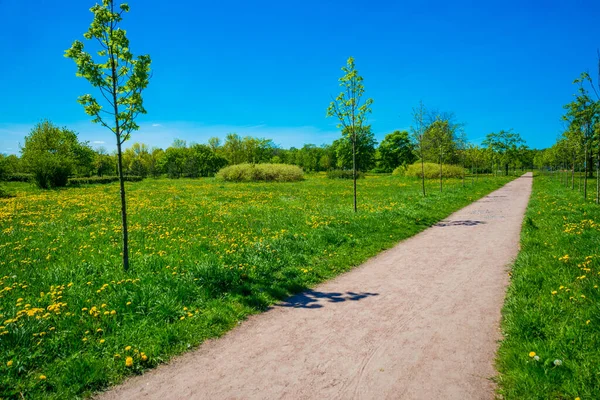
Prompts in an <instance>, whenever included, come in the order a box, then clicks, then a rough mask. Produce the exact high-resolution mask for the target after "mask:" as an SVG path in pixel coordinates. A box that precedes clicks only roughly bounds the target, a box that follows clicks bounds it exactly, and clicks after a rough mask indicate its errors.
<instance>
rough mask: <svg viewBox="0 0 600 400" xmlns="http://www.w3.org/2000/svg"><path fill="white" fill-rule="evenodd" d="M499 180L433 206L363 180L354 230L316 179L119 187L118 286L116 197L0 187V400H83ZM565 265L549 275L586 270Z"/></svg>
mask: <svg viewBox="0 0 600 400" xmlns="http://www.w3.org/2000/svg"><path fill="white" fill-rule="evenodd" d="M510 179H512V178H509V177H507V178H503V177H499V178H492V177H489V178H485V179H484V178H482V177H481V178H480V179H479V181H478V182H476V183H473V182H471V181H467V185H466V187H464V188H463V187H462V185H461V182H460V181H459V180H451V181H448V182H446V191H445V192H444V193H443V194H441V195H440V194H439V193H438V192H437V185H438V182H437V181H435V180H433V181H431V182H428V186H429V191H430V193H431V194H430V195H428V197H426V198H422V196H421V194H420V182H419V181H417V180H413V179H408V178H399V177H396V176H368V177H367V178H366V179H361V180H360V181H359V183H358V195H359V212H358V213H357V214H354V213H353V212H352V183H351V181H348V180H330V179H325V178H324V177H323V176H311V177H309V178H308V179H306V180H305V181H302V182H298V183H279V184H278V183H254V184H248V183H244V184H236V183H220V182H218V181H215V180H214V179H208V178H207V179H198V180H184V179H182V180H166V179H162V180H151V179H148V180H145V181H143V182H136V183H127V188H128V201H129V212H130V239H131V241H130V248H131V253H132V254H131V257H132V259H131V261H132V265H131V266H132V269H131V270H130V271H129V272H128V273H125V272H123V270H122V267H121V264H120V257H121V256H120V249H121V247H120V238H121V236H120V235H121V233H120V214H119V206H118V201H119V197H118V184H115V183H112V184H108V185H94V186H82V187H80V188H69V189H65V190H56V191H39V190H37V189H34V188H32V187H31V186H29V185H27V184H17V183H13V184H9V185H7V186H8V189H9V191H11V192H13V193H16V194H17V197H15V198H11V199H3V200H0V235H1V236H0V324H1V325H0V397H2V398H54V399H66V398H75V397H85V396H88V395H90V394H91V393H93V392H95V391H98V390H101V389H103V388H106V387H107V386H109V385H112V384H115V383H118V382H119V381H121V380H122V379H123V378H124V377H125V376H127V375H131V374H136V373H141V372H142V371H143V370H145V369H147V368H151V367H153V366H155V365H157V364H159V363H161V362H164V361H166V360H168V359H169V358H170V357H172V356H173V355H175V354H179V353H181V352H183V351H186V350H187V349H189V348H192V347H195V346H197V345H198V344H200V343H201V342H202V341H204V340H205V339H207V338H210V337H216V336H218V335H221V334H223V333H224V332H226V331H227V330H228V329H230V328H232V327H233V326H235V325H236V324H237V323H238V322H239V321H240V320H243V319H244V318H245V317H246V316H248V315H250V314H253V313H257V312H260V311H262V310H265V309H266V308H268V307H269V306H270V305H272V304H273V303H274V302H276V301H277V300H279V299H283V298H285V297H286V296H287V295H289V294H290V293H294V292H297V291H300V290H302V289H304V288H308V287H310V286H313V285H315V284H316V283H318V282H321V281H323V280H326V279H328V278H331V277H333V276H335V275H337V274H340V273H341V272H344V271H347V270H349V269H351V268H352V267H353V266H355V265H358V264H360V263H361V262H363V261H364V260H365V259H367V258H368V257H371V256H373V255H375V254H377V253H378V252H379V251H381V250H382V249H385V248H389V247H391V246H393V245H394V244H395V243H397V242H398V241H399V240H402V239H405V238H407V237H409V236H411V235H413V234H415V233H417V232H418V231H421V230H423V229H425V228H427V227H429V226H430V225H431V224H433V223H435V222H436V221H438V220H440V219H442V218H444V217H446V216H447V215H449V214H450V213H451V212H453V211H455V210H457V209H459V208H461V207H463V206H465V205H467V204H469V203H470V202H472V201H474V200H476V199H477V198H480V197H482V196H484V195H485V194H487V193H489V192H490V191H492V190H494V189H497V188H499V187H500V186H502V185H503V184H504V183H506V182H508V181H509V180H510ZM538 192H539V188H538ZM541 201H542V200H538V203H539V202H541ZM530 214H531V210H530ZM565 214H566V213H565ZM535 223H536V224H538V221H537V219H536V222H535ZM560 223H561V224H562V221H560ZM586 227H587V225H586ZM586 229H588V228H586ZM586 232H587V231H586ZM565 235H567V234H565ZM571 236H572V235H571ZM575 237H577V236H575ZM581 237H583V236H581ZM559 253H562V250H561V251H560V252H559V251H558V249H557V250H556V251H555V252H553V255H558V254H559ZM586 254H587V253H586ZM590 254H591V253H590ZM571 257H572V260H573V261H571V260H569V261H568V263H567V262H564V261H556V260H554V261H555V262H556V263H558V264H557V265H559V266H563V265H564V266H569V267H571V265H570V263H575V262H583V260H584V259H583V258H582V257H583V256H581V257H579V256H578V255H576V254H575V253H571ZM575 260H577V261H575ZM593 261H594V262H595V259H594V260H593ZM574 269H575V270H577V268H574ZM591 274H592V273H590V274H589V275H591ZM590 280H591V279H590ZM590 280H585V281H583V280H581V281H577V282H575V283H573V285H582V284H587V282H589V281H590ZM564 283H565V284H571V283H569V282H567V281H566V280H565V282H564ZM556 287H557V288H558V285H557V286H556ZM557 290H558V289H557ZM572 290H573V292H575V287H573V289H572ZM546 292H548V293H547V294H548V295H549V290H545V291H541V292H540V291H539V290H536V291H535V296H545V295H546ZM563 292H564V291H563ZM563 292H561V294H560V295H561V296H562V295H563ZM586 294H587V292H586ZM577 296H579V291H577ZM590 296H591V295H590ZM555 298H556V299H559V298H560V297H559V296H556V297H555ZM553 299H554V298H552V299H549V300H548V301H552V300H553ZM583 301H584V300H582V299H579V298H576V300H575V302H576V303H580V302H583ZM575 302H574V303H575ZM586 318H590V319H592V320H593V321H594V322H593V323H592V325H590V326H587V327H584V328H585V329H592V327H594V326H595V325H594V324H597V323H598V320H597V317H596V319H594V317H593V316H589V317H586ZM530 349H533V346H528V348H527V350H530ZM537 351H539V352H540V354H543V352H544V351H543V350H542V349H541V348H539V349H538V350H537ZM564 359H565V368H564V369H565V370H566V368H568V364H569V363H570V361H569V359H568V358H567V357H564ZM526 361H529V360H526Z"/></svg>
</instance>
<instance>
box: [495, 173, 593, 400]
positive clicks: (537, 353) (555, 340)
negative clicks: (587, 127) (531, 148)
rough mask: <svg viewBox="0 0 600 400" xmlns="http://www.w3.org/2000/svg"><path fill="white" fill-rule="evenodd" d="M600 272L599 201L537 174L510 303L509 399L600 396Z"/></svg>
mask: <svg viewBox="0 0 600 400" xmlns="http://www.w3.org/2000/svg"><path fill="white" fill-rule="evenodd" d="M590 197H591V196H590ZM599 274H600V207H598V206H597V205H596V204H594V203H593V200H592V199H591V198H590V199H588V200H587V201H584V200H583V196H582V194H581V193H579V192H578V191H577V190H574V191H572V190H571V189H565V188H564V185H561V184H560V182H558V181H557V180H554V179H551V178H549V177H545V176H536V177H535V179H534V181H533V193H532V197H531V200H530V203H529V207H528V210H527V214H526V217H525V222H524V224H523V229H522V233H521V251H520V253H519V255H518V257H517V260H516V262H515V264H514V266H513V268H512V278H511V284H510V287H509V289H508V293H507V297H506V301H505V305H504V309H503V316H504V317H503V322H502V329H503V333H504V336H505V338H504V340H503V341H502V343H501V346H500V349H499V351H498V358H497V366H498V370H499V373H500V374H499V376H498V382H499V393H500V394H501V395H502V396H503V398H504V399H519V400H521V399H544V400H546V399H575V398H580V399H581V400H585V399H590V400H592V399H600V289H599V285H600V275H599Z"/></svg>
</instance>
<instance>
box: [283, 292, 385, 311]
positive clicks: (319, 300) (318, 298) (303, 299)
mask: <svg viewBox="0 0 600 400" xmlns="http://www.w3.org/2000/svg"><path fill="white" fill-rule="evenodd" d="M378 295H379V293H369V292H362V293H354V292H346V293H336V292H332V293H326V292H319V291H316V290H307V291H305V292H302V293H300V294H297V295H295V296H292V297H290V298H288V299H286V300H284V301H283V302H281V303H278V304H277V305H276V307H292V308H321V307H323V303H325V302H327V303H341V302H344V301H359V300H362V299H364V298H366V297H370V296H378Z"/></svg>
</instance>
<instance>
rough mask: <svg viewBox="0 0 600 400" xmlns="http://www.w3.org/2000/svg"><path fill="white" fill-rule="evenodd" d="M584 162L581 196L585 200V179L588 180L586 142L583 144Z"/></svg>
mask: <svg viewBox="0 0 600 400" xmlns="http://www.w3.org/2000/svg"><path fill="white" fill-rule="evenodd" d="M584 160H585V164H584V172H583V176H584V178H583V198H584V199H586V200H587V180H588V165H589V163H588V151H587V143H586V144H585V157H584Z"/></svg>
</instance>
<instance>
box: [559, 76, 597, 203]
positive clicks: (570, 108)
mask: <svg viewBox="0 0 600 400" xmlns="http://www.w3.org/2000/svg"><path fill="white" fill-rule="evenodd" d="M573 83H575V84H577V86H578V88H577V94H576V95H575V99H574V100H573V101H572V102H570V103H569V104H567V105H565V106H564V108H565V109H566V110H567V112H566V114H565V115H564V117H563V119H564V120H566V121H568V123H569V130H570V131H573V133H574V132H575V131H579V133H577V136H579V137H580V138H581V142H582V146H583V152H584V155H583V157H584V167H585V172H584V181H583V196H584V198H587V187H588V178H589V177H591V175H592V171H593V169H592V168H591V166H592V165H593V164H594V161H593V160H594V155H593V153H594V139H596V141H597V142H598V143H600V141H599V140H597V137H598V135H597V134H596V133H595V132H594V130H595V129H594V128H595V125H596V124H597V123H598V119H599V113H600V105H599V104H598V103H599V102H597V101H594V100H593V99H592V97H591V94H590V93H589V90H588V89H587V88H586V85H585V84H586V83H588V84H589V85H591V86H592V87H593V83H592V80H591V78H590V76H589V74H587V73H583V74H581V76H580V77H579V78H577V79H575V81H574V82H573ZM596 154H597V157H598V156H600V148H598V149H596ZM596 186H598V185H596ZM596 191H597V192H598V188H597V190H596ZM596 197H597V198H598V193H597V195H596Z"/></svg>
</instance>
